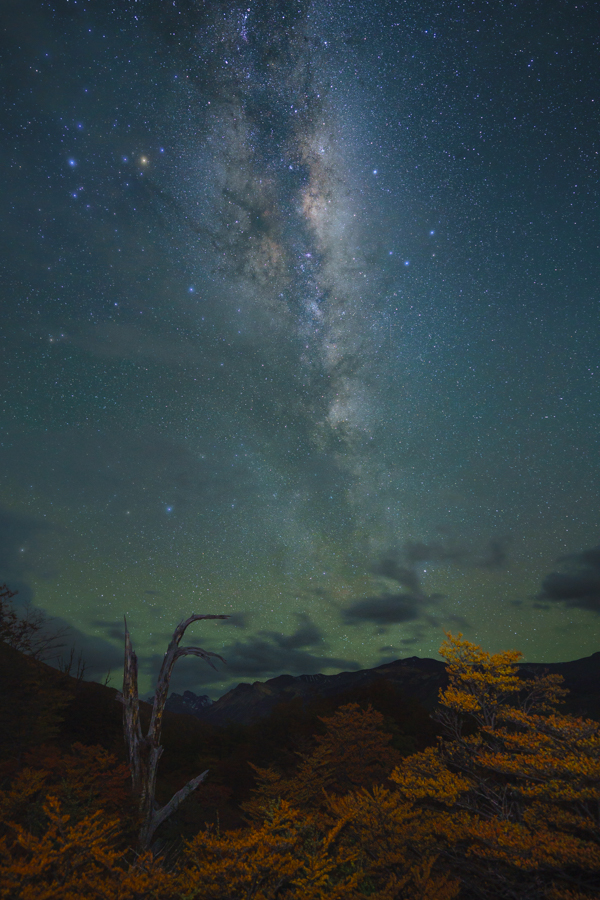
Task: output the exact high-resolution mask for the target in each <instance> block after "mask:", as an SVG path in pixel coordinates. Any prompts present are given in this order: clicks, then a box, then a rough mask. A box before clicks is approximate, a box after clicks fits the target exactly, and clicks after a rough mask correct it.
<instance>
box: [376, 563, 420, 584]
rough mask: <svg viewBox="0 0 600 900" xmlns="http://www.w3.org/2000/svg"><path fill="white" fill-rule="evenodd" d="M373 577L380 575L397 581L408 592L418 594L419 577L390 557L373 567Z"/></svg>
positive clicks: (412, 570)
mask: <svg viewBox="0 0 600 900" xmlns="http://www.w3.org/2000/svg"><path fill="white" fill-rule="evenodd" d="M373 574H374V575H382V576H383V577H384V578H390V579H391V580H392V581H397V582H398V584H401V585H402V586H403V587H405V588H406V589H407V590H409V591H413V592H415V593H418V592H419V591H420V589H421V586H420V583H419V577H418V575H417V573H416V572H415V571H414V569H409V568H407V567H406V566H403V565H401V564H400V563H399V562H398V560H396V559H394V557H392V556H387V557H385V558H384V559H382V560H381V561H380V562H379V563H377V564H376V565H375V566H373Z"/></svg>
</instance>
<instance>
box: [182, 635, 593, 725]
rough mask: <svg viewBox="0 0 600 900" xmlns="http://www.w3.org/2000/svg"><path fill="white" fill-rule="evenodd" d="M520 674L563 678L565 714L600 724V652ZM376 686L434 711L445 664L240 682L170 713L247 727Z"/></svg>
mask: <svg viewBox="0 0 600 900" xmlns="http://www.w3.org/2000/svg"><path fill="white" fill-rule="evenodd" d="M519 670H520V672H522V673H523V674H527V675H535V674H542V673H543V672H549V673H551V674H557V675H562V676H563V678H564V680H565V682H564V683H565V687H566V688H568V689H569V695H568V697H567V699H566V701H565V704H564V709H565V711H567V712H571V713H573V714H574V715H582V716H589V717H591V718H595V719H600V652H598V653H594V654H593V655H592V656H587V657H584V658H583V659H577V660H574V661H573V662H564V663H523V664H522V665H521V666H520V667H519ZM376 681H386V682H388V683H390V684H391V685H393V686H394V687H395V688H396V690H399V691H401V692H402V694H404V696H406V697H410V698H411V699H413V700H416V701H417V702H418V703H419V704H421V706H423V707H424V708H425V709H427V710H432V709H433V707H434V706H435V704H436V702H437V699H438V695H439V691H440V688H444V687H445V686H446V684H447V682H448V679H447V676H446V666H445V663H443V662H442V661H441V660H436V659H420V658H419V657H418V656H411V657H409V658H408V659H398V660H395V661H394V662H391V663H385V664H384V665H382V666H376V667H375V668H374V669H360V670H359V671H357V672H340V674H339V675H320V674H318V675H297V676H294V675H279V676H278V677H277V678H270V679H269V680H268V681H264V682H263V681H255V682H254V683H253V684H248V683H245V682H242V683H241V684H238V685H237V687H235V688H233V689H232V690H231V691H228V693H226V694H224V695H223V696H222V697H220V698H219V699H218V700H216V701H215V702H214V703H210V701H209V702H208V703H207V702H206V701H207V700H208V697H205V696H202V697H196V695H195V694H193V693H192V691H185V693H184V694H183V697H181V696H180V695H179V694H171V696H170V697H169V699H168V701H167V705H166V708H167V709H168V710H171V711H172V712H178V713H182V712H186V713H188V714H190V713H191V714H192V715H194V716H196V718H198V719H201V720H202V721H203V722H210V723H211V724H213V725H217V726H218V725H225V724H227V723H228V722H236V723H238V724H240V725H248V724H250V723H252V722H255V721H257V720H258V719H261V718H264V717H265V716H268V715H270V713H272V712H273V710H274V709H275V707H276V706H277V705H278V704H280V703H285V702H286V701H289V700H293V699H295V698H301V699H302V700H305V701H309V700H312V699H316V698H318V697H322V698H331V697H335V696H336V695H338V694H344V695H348V694H350V693H352V692H353V691H356V690H360V689H362V688H364V687H366V686H367V685H370V684H372V683H374V682H376Z"/></svg>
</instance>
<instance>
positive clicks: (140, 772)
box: [118, 615, 229, 849]
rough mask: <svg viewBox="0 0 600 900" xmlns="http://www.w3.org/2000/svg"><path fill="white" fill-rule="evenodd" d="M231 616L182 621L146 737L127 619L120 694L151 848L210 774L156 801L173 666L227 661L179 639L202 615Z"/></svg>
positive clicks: (144, 841) (144, 838) (143, 835)
mask: <svg viewBox="0 0 600 900" xmlns="http://www.w3.org/2000/svg"><path fill="white" fill-rule="evenodd" d="M228 618H229V616H197V615H194V616H190V617H189V619H184V620H183V622H180V623H179V625H178V626H177V628H176V629H175V631H174V632H173V637H172V639H171V642H170V644H169V646H168V649H167V652H166V653H165V656H164V659H163V662H162V666H161V668H160V673H159V676H158V682H157V684H156V693H155V695H154V705H153V707H152V716H151V718H150V727H149V729H148V734H147V735H146V737H144V736H143V735H142V725H141V722H140V709H139V698H138V665H137V656H136V655H135V653H134V652H133V647H132V646H131V638H130V636H129V631H128V630H127V621H125V666H124V670H123V694H119V695H118V699H119V700H120V701H121V702H122V703H123V730H124V732H125V743H126V745H127V752H128V757H129V767H130V769H131V781H132V784H133V792H134V794H135V795H136V796H137V797H139V812H140V818H141V828H140V844H141V846H142V847H143V848H144V849H147V848H148V847H149V846H150V844H151V842H152V838H153V836H154V832H155V831H156V829H157V828H158V826H159V825H161V824H162V823H163V822H164V821H165V819H168V818H169V816H170V815H171V814H172V813H174V812H175V810H176V809H177V808H178V806H179V805H180V804H181V803H182V802H183V801H184V800H185V798H186V797H188V796H189V795H190V794H191V793H192V791H195V790H196V788H197V787H198V785H199V784H201V783H202V782H203V781H204V779H205V778H206V776H207V775H208V769H207V770H206V772H202V774H201V775H197V776H196V778H192V780H191V781H188V783H187V784H186V785H185V786H184V787H182V788H181V790H180V791H177V793H176V794H174V795H173V796H172V797H171V799H170V800H169V802H168V803H166V804H165V805H164V806H162V807H159V806H158V805H157V803H156V802H155V792H156V775H157V771H158V761H159V759H160V757H161V756H162V752H163V747H161V745H160V737H161V729H162V720H163V713H164V710H165V703H166V701H167V695H168V692H169V681H170V679H171V672H172V671H173V666H174V665H175V663H176V662H177V660H178V659H181V657H182V656H199V657H200V658H201V659H205V660H206V662H207V663H208V664H209V666H212V668H213V669H214V668H215V666H214V665H213V663H212V661H211V657H216V658H217V659H220V660H221V662H225V660H224V659H223V657H222V656H219V654H218V653H211V652H210V650H202V648H201V647H180V646H179V642H180V640H181V638H182V637H183V635H184V633H185V630H186V628H187V627H188V625H191V624H192V622H198V621H199V620H200V619H228Z"/></svg>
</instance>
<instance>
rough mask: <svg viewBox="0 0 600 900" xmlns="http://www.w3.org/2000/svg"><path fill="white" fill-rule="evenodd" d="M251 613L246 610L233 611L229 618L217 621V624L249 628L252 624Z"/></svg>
mask: <svg viewBox="0 0 600 900" xmlns="http://www.w3.org/2000/svg"><path fill="white" fill-rule="evenodd" d="M250 618H251V617H250V614H249V613H246V612H235V613H231V615H230V616H229V618H228V619H221V620H219V621H217V623H216V624H217V625H229V626H233V627H234V628H248V626H249V625H250Z"/></svg>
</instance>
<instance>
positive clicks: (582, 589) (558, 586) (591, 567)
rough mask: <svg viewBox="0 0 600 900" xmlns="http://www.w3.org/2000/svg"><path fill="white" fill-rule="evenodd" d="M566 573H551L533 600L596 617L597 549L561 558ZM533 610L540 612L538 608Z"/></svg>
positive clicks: (599, 594)
mask: <svg viewBox="0 0 600 900" xmlns="http://www.w3.org/2000/svg"><path fill="white" fill-rule="evenodd" d="M560 561H562V562H565V563H566V564H567V565H566V568H567V569H568V571H567V572H551V573H550V574H549V575H547V576H546V578H544V580H543V582H542V590H541V591H540V593H539V594H538V596H537V598H536V599H537V600H538V601H541V602H542V603H545V602H554V603H564V604H565V605H566V606H568V607H571V608H578V609H587V610H590V611H591V612H595V613H599V614H600V545H598V546H597V547H592V548H591V549H590V550H584V551H583V552H582V553H575V554H572V555H570V556H564V557H562V558H561V560H560ZM536 608H538V609H539V608H543V607H540V606H539V603H538V605H537V607H536Z"/></svg>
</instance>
